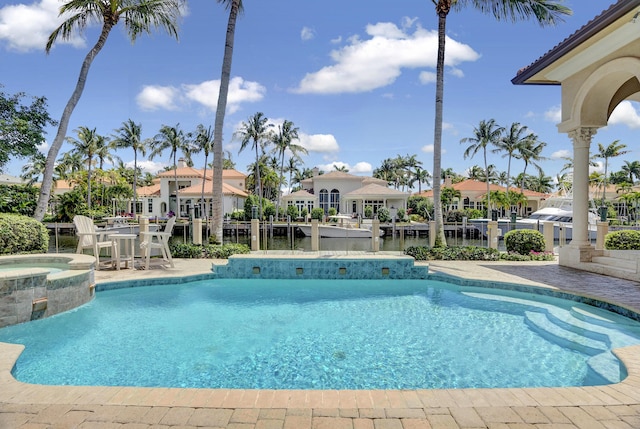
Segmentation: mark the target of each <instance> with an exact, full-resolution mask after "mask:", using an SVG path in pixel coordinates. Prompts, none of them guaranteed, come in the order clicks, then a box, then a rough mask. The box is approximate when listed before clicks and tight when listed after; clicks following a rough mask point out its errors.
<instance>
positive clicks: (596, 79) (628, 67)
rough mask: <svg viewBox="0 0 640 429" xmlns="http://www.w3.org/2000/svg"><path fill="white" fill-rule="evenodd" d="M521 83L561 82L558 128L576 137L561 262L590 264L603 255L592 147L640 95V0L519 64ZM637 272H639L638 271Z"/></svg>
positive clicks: (614, 8) (624, 3)
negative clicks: (596, 227) (592, 184)
mask: <svg viewBox="0 0 640 429" xmlns="http://www.w3.org/2000/svg"><path fill="white" fill-rule="evenodd" d="M512 83H514V84H516V85H560V86H561V88H562V96H561V106H562V107H561V108H562V121H561V122H560V124H558V130H559V131H560V132H561V133H566V134H568V135H569V138H570V139H571V140H572V142H573V166H574V171H573V211H574V213H573V240H572V241H571V243H570V244H569V246H566V247H563V248H562V249H561V251H560V264H561V265H565V266H571V267H575V268H580V269H589V267H588V265H589V263H593V262H595V261H594V258H597V257H600V256H601V255H602V251H601V250H596V249H595V247H594V246H593V245H592V244H591V242H590V241H589V239H588V237H589V236H588V211H589V148H590V146H591V143H592V138H593V136H594V135H595V134H596V133H597V131H598V129H599V128H602V127H605V126H606V125H607V123H608V121H609V118H610V116H611V113H612V112H613V110H614V109H615V108H616V106H618V105H619V104H620V103H621V102H623V101H625V100H631V101H640V0H618V1H617V2H615V3H614V4H612V5H611V6H610V7H609V8H608V9H607V10H605V11H603V12H602V13H601V14H600V15H599V16H597V17H595V18H594V19H593V20H591V21H589V22H588V23H587V24H585V25H584V26H583V27H582V28H580V29H579V30H578V31H576V32H575V33H574V34H572V35H571V36H569V37H568V38H567V39H565V40H564V41H562V42H561V43H560V44H558V45H557V46H555V47H554V48H553V49H551V50H550V51H549V52H547V53H546V54H544V55H543V56H542V57H540V58H539V59H538V60H536V61H535V62H534V63H532V64H531V65H529V66H528V67H525V68H524V69H522V70H520V71H519V72H518V74H517V75H516V77H514V78H513V79H512ZM637 274H638V273H637V272H636V277H637Z"/></svg>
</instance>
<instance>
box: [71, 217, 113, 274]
mask: <svg viewBox="0 0 640 429" xmlns="http://www.w3.org/2000/svg"><path fill="white" fill-rule="evenodd" d="M73 224H74V225H75V227H76V234H77V235H78V247H77V249H76V253H84V250H85V249H91V251H92V252H93V256H95V258H96V270H99V269H100V249H107V248H108V249H109V251H110V252H113V242H112V241H111V240H110V239H107V237H106V236H105V235H106V231H100V230H99V229H98V228H97V227H96V226H95V224H94V223H93V220H92V219H91V218H88V217H86V216H81V215H76V216H74V217H73ZM111 254H112V255H113V253H111Z"/></svg>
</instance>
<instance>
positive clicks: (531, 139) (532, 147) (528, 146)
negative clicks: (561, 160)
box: [516, 134, 547, 194]
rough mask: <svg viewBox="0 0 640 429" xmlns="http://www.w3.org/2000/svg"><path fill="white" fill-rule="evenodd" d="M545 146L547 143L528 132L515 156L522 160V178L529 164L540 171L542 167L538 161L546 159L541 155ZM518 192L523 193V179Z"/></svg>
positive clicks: (525, 174) (525, 175)
mask: <svg viewBox="0 0 640 429" xmlns="http://www.w3.org/2000/svg"><path fill="white" fill-rule="evenodd" d="M545 146H547V144H546V143H544V142H541V141H539V140H538V136H537V135H535V134H529V135H528V136H527V139H526V140H525V141H524V142H523V144H522V146H520V147H519V148H518V155H517V156H516V158H518V159H521V160H523V161H524V170H522V177H523V178H525V177H527V167H528V166H529V164H531V165H533V166H534V167H536V169H537V170H538V172H542V167H540V164H538V162H539V161H542V160H543V159H546V158H545V157H543V156H542V155H541V153H542V150H543V149H544V148H545ZM520 193H521V194H522V193H524V180H523V181H522V182H521V184H520Z"/></svg>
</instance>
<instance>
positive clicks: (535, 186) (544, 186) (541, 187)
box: [529, 171, 553, 194]
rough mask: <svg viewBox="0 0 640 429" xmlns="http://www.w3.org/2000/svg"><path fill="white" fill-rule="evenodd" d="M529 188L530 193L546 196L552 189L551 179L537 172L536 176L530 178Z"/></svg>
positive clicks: (541, 172) (542, 172)
mask: <svg viewBox="0 0 640 429" xmlns="http://www.w3.org/2000/svg"><path fill="white" fill-rule="evenodd" d="M529 186H530V188H529V189H530V190H532V191H535V192H540V193H542V194H548V193H549V192H551V190H552V189H553V178H551V177H550V176H547V175H546V174H544V171H538V175H537V176H533V177H532V179H531V182H530V183H529Z"/></svg>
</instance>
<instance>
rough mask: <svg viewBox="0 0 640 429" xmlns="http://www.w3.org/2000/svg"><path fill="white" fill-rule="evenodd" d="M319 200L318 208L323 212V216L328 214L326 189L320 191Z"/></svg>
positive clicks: (327, 193) (327, 192)
mask: <svg viewBox="0 0 640 429" xmlns="http://www.w3.org/2000/svg"><path fill="white" fill-rule="evenodd" d="M319 200H320V208H321V209H322V210H324V214H327V213H329V191H327V190H326V189H321V190H320V195H319Z"/></svg>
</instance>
